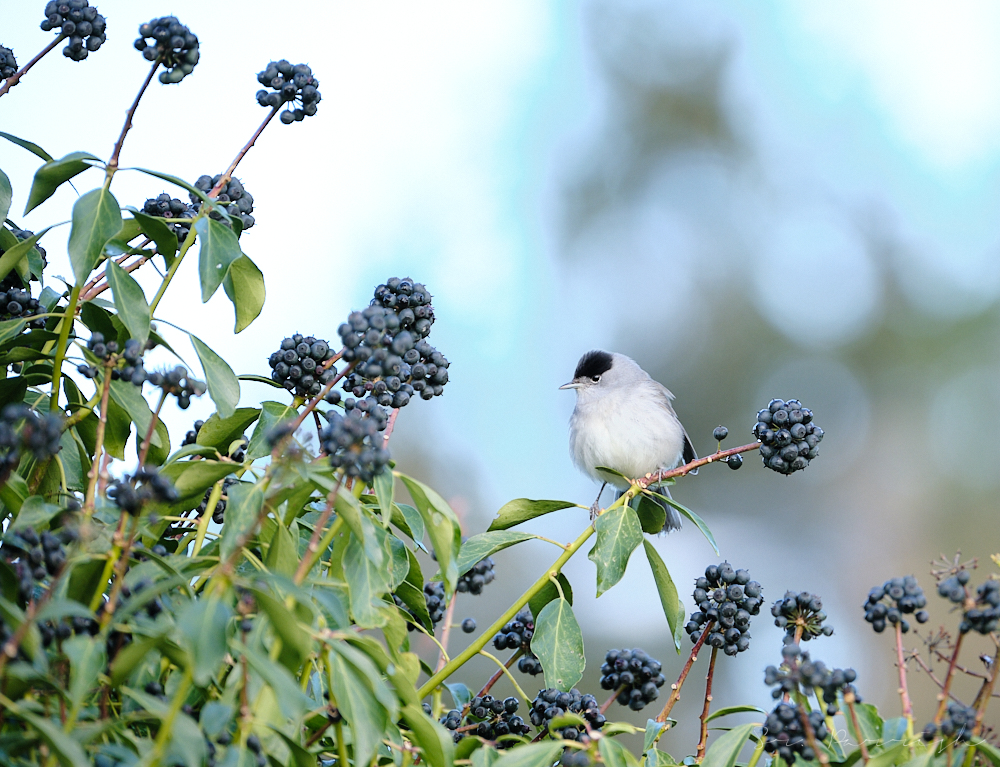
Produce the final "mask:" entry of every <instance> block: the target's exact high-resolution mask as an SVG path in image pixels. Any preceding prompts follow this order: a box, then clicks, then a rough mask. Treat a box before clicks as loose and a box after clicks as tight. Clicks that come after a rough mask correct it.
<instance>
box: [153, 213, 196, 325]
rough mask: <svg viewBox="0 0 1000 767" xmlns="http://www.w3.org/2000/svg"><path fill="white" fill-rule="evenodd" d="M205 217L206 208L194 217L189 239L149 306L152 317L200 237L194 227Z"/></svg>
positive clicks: (185, 240)
mask: <svg viewBox="0 0 1000 767" xmlns="http://www.w3.org/2000/svg"><path fill="white" fill-rule="evenodd" d="M204 215H205V206H202V209H201V210H200V211H198V215H197V216H195V217H194V221H192V222H191V229H190V230H189V231H188V234H187V237H185V238H184V242H183V243H181V247H180V250H179V251H178V252H177V257H176V258H175V259H174V262H173V263H172V264H171V265H170V268H169V269H168V270H167V273H166V275H164V277H163V280H162V281H161V282H160V287H159V289H158V290H157V291H156V295H155V296H153V300H152V301H151V302H150V304H149V316H150V317H152V316H153V313H154V312H155V311H156V307H157V306H159V305H160V300H161V299H162V298H163V294H164V293H166V292H167V287H168V286H169V285H170V281H171V280H172V279H173V278H174V275H175V274H177V268H178V267H179V266H180V265H181V261H183V260H184V256H185V255H187V252H188V251H189V250H190V249H191V246H192V245H194V240H195V237H197V235H198V233H197V232H196V231H195V229H194V225H195V223H196V222H197V221H198V219H199V218H203V217H204Z"/></svg>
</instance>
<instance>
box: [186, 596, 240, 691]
mask: <svg viewBox="0 0 1000 767" xmlns="http://www.w3.org/2000/svg"><path fill="white" fill-rule="evenodd" d="M231 615H232V611H231V610H230V609H229V606H228V605H226V604H224V603H223V602H221V601H219V599H218V598H215V597H206V598H204V599H198V600H196V601H191V602H188V603H187V604H186V605H184V606H183V607H182V608H181V609H180V610H179V611H178V615H177V628H178V629H179V631H178V634H177V636H178V639H179V640H180V642H181V643H182V644H183V645H185V649H186V650H187V652H188V655H189V656H190V657H191V659H192V660H193V661H194V666H193V668H192V672H193V674H194V683H195V684H196V685H198V686H199V687H207V686H208V685H209V684H211V682H212V677H213V676H214V675H215V672H216V671H217V670H218V669H219V667H220V666H221V664H222V661H223V659H224V658H225V657H226V649H227V648H226V624H227V623H228V622H229V618H230V616H231Z"/></svg>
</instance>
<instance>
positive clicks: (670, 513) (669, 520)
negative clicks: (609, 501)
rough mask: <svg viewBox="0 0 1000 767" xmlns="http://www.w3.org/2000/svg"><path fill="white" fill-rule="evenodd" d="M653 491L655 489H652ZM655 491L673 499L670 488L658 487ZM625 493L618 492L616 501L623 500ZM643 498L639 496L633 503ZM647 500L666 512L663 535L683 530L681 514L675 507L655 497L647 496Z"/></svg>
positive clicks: (661, 531)
mask: <svg viewBox="0 0 1000 767" xmlns="http://www.w3.org/2000/svg"><path fill="white" fill-rule="evenodd" d="M651 489H653V488H651ZM655 490H656V492H657V493H659V494H660V495H665V496H667V497H668V498H671V497H672V496H671V495H670V490H669V488H666V487H657V488H655ZM623 492H625V491H624V490H618V491H617V494H616V495H615V500H618V499H619V498H621V496H622V493H623ZM641 497H643V496H638V497H637V498H636V499H635V500H634V501H633V503H636V502H637V501H638V498H641ZM645 498H646V500H648V501H652V502H653V503H655V504H656V505H657V506H659V507H660V508H661V509H663V511H664V512H666V519H664V521H663V529H662V530H660V533H661V534H665V533H669V532H672V531H674V530H680V529H681V515H680V512H678V511H677V509H675V508H674V507H673V506H671V505H670V504H669V503H667V502H666V501H664V500H663V499H661V498H657V497H656V496H655V495H647V496H645Z"/></svg>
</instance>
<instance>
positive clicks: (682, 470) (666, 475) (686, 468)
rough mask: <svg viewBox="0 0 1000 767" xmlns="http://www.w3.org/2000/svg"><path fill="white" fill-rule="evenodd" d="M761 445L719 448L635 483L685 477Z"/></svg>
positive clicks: (654, 482)
mask: <svg viewBox="0 0 1000 767" xmlns="http://www.w3.org/2000/svg"><path fill="white" fill-rule="evenodd" d="M759 447H760V442H751V443H750V444H749V445H740V446H739V447H731V448H729V450H719V451H718V452H715V453H712V454H711V455H706V456H705V457H704V458H696V459H695V460H693V461H691V462H690V463H686V464H684V465H683V466H678V467H677V468H676V469H671V470H670V471H658V472H656V473H655V474H650V475H648V476H645V477H641V478H639V479H636V480H635V483H636V484H637V485H639V486H640V487H649V486H650V485H655V484H657V483H659V482H662V481H663V480H665V479H671V478H672V477H683V476H684V475H685V474H690V473H691V472H692V471H694V470H695V469H700V468H701V467H702V466H706V465H708V464H710V463H715V462H716V461H722V460H724V459H726V458H729V456H731V455H737V454H738V453H749V452H750V451H751V450H756V449H757V448H759Z"/></svg>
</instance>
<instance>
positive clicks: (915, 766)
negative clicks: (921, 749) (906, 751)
mask: <svg viewBox="0 0 1000 767" xmlns="http://www.w3.org/2000/svg"><path fill="white" fill-rule="evenodd" d="M970 747H971V748H975V749H976V751H978V752H979V753H980V754H982V755H983V756H985V757H986V758H987V759H989V760H990V761H991V762H993V766H994V767H1000V749H998V748H997V747H996V746H994V745H991V744H990V743H987V742H986V741H985V740H974V741H971V742H970ZM924 756H925V757H928V761H927V762H926V763H924V764H919V763H918V760H919V759H920V758H921V757H919V756H918V757H917V758H916V759H912V760H910V761H909V762H907V763H906V765H907V767H927V764H929V760H930V758H931V757H933V756H934V752H933V751H928V752H927V753H926V754H924Z"/></svg>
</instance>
